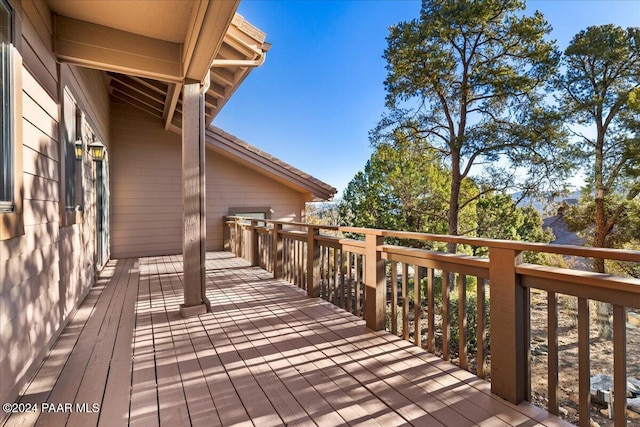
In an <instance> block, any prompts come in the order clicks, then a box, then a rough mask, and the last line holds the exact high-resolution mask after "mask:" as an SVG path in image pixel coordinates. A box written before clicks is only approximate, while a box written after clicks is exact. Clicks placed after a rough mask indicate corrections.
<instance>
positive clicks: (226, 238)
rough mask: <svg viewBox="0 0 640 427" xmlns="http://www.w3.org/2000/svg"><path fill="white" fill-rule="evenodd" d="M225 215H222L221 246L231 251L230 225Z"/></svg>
mask: <svg viewBox="0 0 640 427" xmlns="http://www.w3.org/2000/svg"><path fill="white" fill-rule="evenodd" d="M227 221H229V220H228V219H227V217H226V216H223V217H222V242H223V243H222V246H223V249H224V251H225V252H231V227H229V224H227Z"/></svg>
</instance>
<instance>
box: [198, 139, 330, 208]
mask: <svg viewBox="0 0 640 427" xmlns="http://www.w3.org/2000/svg"><path fill="white" fill-rule="evenodd" d="M205 140H206V142H207V148H209V149H211V150H214V151H215V152H217V153H220V154H221V155H223V156H225V157H227V158H229V159H231V160H233V161H235V162H238V163H240V164H242V165H244V166H247V167H248V168H250V169H253V170H255V171H256V172H258V173H260V174H262V175H264V176H267V177H269V178H271V179H273V180H275V181H277V182H279V183H281V184H283V185H285V186H287V187H289V188H291V189H293V190H296V191H298V192H300V193H303V194H306V195H307V201H310V202H311V201H314V202H320V201H327V200H331V199H332V198H333V196H334V195H335V194H336V189H335V188H334V187H332V186H331V185H329V184H326V183H324V182H322V181H320V180H319V179H317V178H314V177H312V176H311V175H309V174H307V173H305V172H302V171H301V170H299V169H297V168H295V167H293V166H291V165H289V164H287V163H285V162H283V161H282V160H280V159H277V158H276V157H273V156H272V155H270V154H268V153H265V152H264V151H262V150H260V149H259V148H257V147H254V146H253V145H251V144H249V143H248V142H245V141H243V140H241V139H239V138H237V137H235V136H233V135H231V134H229V133H227V132H225V131H223V130H222V129H220V128H218V127H215V126H209V127H208V128H207V130H206V133H205Z"/></svg>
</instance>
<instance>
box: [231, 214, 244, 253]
mask: <svg viewBox="0 0 640 427" xmlns="http://www.w3.org/2000/svg"><path fill="white" fill-rule="evenodd" d="M233 227H234V234H235V235H236V238H235V242H234V243H235V245H234V250H233V253H234V254H235V256H237V257H238V258H239V257H241V256H242V254H241V253H240V248H241V247H242V236H241V233H240V232H241V230H242V228H241V227H240V224H239V222H238V218H234V219H233Z"/></svg>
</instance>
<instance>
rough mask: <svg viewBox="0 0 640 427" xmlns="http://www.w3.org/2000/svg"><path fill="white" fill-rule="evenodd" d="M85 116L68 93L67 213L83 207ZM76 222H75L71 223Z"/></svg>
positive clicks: (66, 132)
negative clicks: (83, 129)
mask: <svg viewBox="0 0 640 427" xmlns="http://www.w3.org/2000/svg"><path fill="white" fill-rule="evenodd" d="M82 127H83V115H82V111H81V110H80V109H79V108H78V106H77V105H76V103H75V100H74V99H73V97H72V96H71V94H70V93H69V92H68V91H65V94H64V139H65V152H64V153H65V155H64V160H65V162H64V203H65V204H64V206H65V210H66V211H71V212H78V211H81V210H82V206H83V192H82V161H83V158H84V151H85V146H84V141H83V138H82V135H83V133H82ZM71 222H75V221H71Z"/></svg>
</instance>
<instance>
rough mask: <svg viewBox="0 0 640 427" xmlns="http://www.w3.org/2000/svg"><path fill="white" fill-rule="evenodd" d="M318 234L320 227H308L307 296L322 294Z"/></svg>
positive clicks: (314, 296)
mask: <svg viewBox="0 0 640 427" xmlns="http://www.w3.org/2000/svg"><path fill="white" fill-rule="evenodd" d="M318 235H320V230H319V229H318V228H316V227H312V226H308V227H307V296H309V297H311V298H317V297H319V296H320V245H319V244H318V241H317V240H316V236H318Z"/></svg>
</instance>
